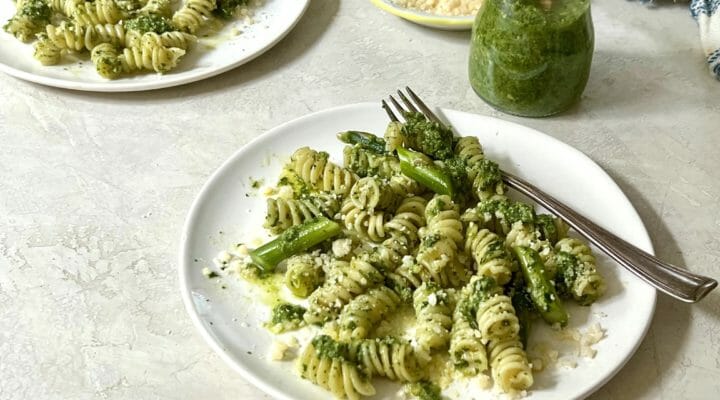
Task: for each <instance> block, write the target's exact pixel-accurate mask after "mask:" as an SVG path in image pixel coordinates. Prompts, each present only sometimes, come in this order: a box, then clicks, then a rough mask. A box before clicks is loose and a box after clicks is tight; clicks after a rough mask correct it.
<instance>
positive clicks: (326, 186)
mask: <svg viewBox="0 0 720 400" xmlns="http://www.w3.org/2000/svg"><path fill="white" fill-rule="evenodd" d="M328 157H329V155H328V153H325V152H318V151H315V150H312V149H310V148H309V147H302V148H300V149H298V150H296V151H295V153H293V155H292V157H291V158H290V160H291V168H292V169H293V170H294V171H295V172H297V174H298V175H299V176H300V178H301V179H302V180H303V181H305V183H307V184H308V185H310V187H312V188H313V189H315V190H321V191H325V192H333V193H335V194H338V195H341V196H347V195H348V194H349V193H350V189H352V186H353V184H354V183H355V180H356V177H355V175H354V174H353V173H352V172H350V171H349V170H347V169H344V168H341V167H339V166H337V165H335V164H334V163H332V162H331V161H329V160H328Z"/></svg>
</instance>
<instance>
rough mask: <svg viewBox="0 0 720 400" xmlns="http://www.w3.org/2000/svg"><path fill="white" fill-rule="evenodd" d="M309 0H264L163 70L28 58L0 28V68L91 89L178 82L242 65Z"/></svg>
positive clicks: (288, 26) (3, 16)
mask: <svg viewBox="0 0 720 400" xmlns="http://www.w3.org/2000/svg"><path fill="white" fill-rule="evenodd" d="M309 4H310V0H265V2H264V3H263V4H262V5H261V6H260V7H258V8H257V9H255V11H254V13H255V14H254V17H253V18H254V22H253V23H252V24H249V25H245V24H243V22H242V21H230V22H228V23H227V24H226V25H225V26H224V27H223V29H222V30H221V31H220V32H219V33H218V34H217V35H213V36H212V37H210V38H201V39H200V41H199V43H197V44H196V45H195V46H194V47H192V48H191V49H190V50H189V51H188V53H187V54H186V55H185V56H184V57H183V58H182V60H181V61H180V64H179V65H178V67H177V68H176V69H174V70H172V71H170V72H169V73H167V74H164V75H160V74H155V73H142V74H137V75H130V76H127V77H123V78H120V79H115V80H107V79H104V78H103V77H101V76H100V75H98V74H97V72H96V71H95V66H94V65H93V63H92V62H90V59H89V56H87V57H85V58H86V59H83V60H82V61H81V63H78V62H71V61H68V62H67V63H65V64H61V65H53V66H43V65H41V64H40V63H39V62H38V61H37V60H35V59H34V58H33V46H32V45H31V44H27V43H22V42H20V41H19V40H17V39H15V37H13V36H12V35H10V34H8V33H7V32H5V31H4V30H0V71H2V72H5V73H7V74H9V75H13V76H15V77H18V78H20V79H25V80H28V81H31V82H36V83H40V84H43V85H48V86H55V87H60V88H65V89H74V90H86V91H94V92H134V91H140V90H151V89H160V88H166V87H171V86H178V85H183V84H186V83H190V82H195V81H198V80H201V79H205V78H209V77H212V76H215V75H217V74H220V73H222V72H225V71H228V70H230V69H233V68H235V67H237V66H239V65H242V64H244V63H246V62H248V61H250V60H252V59H253V58H255V57H257V56H259V55H260V54H262V53H264V52H265V51H267V50H268V49H270V48H271V47H272V46H274V45H275V44H276V43H277V42H279V41H280V39H282V38H283V37H285V35H287V33H288V32H290V30H292V28H293V27H294V26H295V24H297V22H298V21H299V20H300V18H301V17H302V15H303V13H304V12H305V9H306V8H307V6H308V5H309ZM14 13H15V4H14V3H13V2H11V1H9V0H5V1H2V2H0V25H4V24H5V21H7V20H8V19H10V18H11V17H12V16H13V14H14Z"/></svg>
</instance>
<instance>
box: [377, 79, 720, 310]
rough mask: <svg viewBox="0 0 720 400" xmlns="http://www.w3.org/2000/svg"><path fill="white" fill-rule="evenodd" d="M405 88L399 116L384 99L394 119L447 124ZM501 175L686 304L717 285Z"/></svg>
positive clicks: (511, 178) (606, 250)
mask: <svg viewBox="0 0 720 400" xmlns="http://www.w3.org/2000/svg"><path fill="white" fill-rule="evenodd" d="M405 90H406V91H407V96H406V95H405V94H404V93H403V92H402V91H400V90H398V91H397V94H398V97H400V100H401V101H402V103H403V104H404V105H405V107H403V106H402V105H400V103H399V102H398V101H397V100H396V99H395V98H394V97H393V96H392V95H391V96H389V100H390V103H392V105H393V106H394V107H395V109H396V110H397V111H398V113H399V115H400V117H398V116H397V115H396V114H395V113H394V112H393V110H392V108H391V107H390V105H388V103H387V102H386V101H385V100H383V101H382V107H383V108H384V109H385V112H386V113H387V114H388V117H390V119H391V120H393V121H399V120H400V118H402V117H403V115H404V114H405V113H406V112H408V111H412V112H420V113H422V114H423V115H425V118H427V119H429V120H430V121H435V122H437V123H440V124H444V125H446V124H445V123H444V122H443V121H441V120H440V118H438V117H437V115H435V113H433V112H432V111H431V110H430V108H429V107H428V106H427V105H425V103H424V102H423V101H422V100H421V99H420V97H418V96H417V95H416V94H415V92H413V91H412V90H411V89H410V88H409V87H405ZM408 97H409V98H410V99H412V101H410V99H409V98H408ZM502 176H503V181H505V183H506V184H507V185H508V186H509V187H511V188H513V189H515V190H517V191H518V192H520V193H522V194H524V195H526V196H528V197H529V198H531V199H533V200H535V201H536V202H538V204H540V205H542V206H543V207H545V208H546V209H548V210H549V211H550V212H552V213H553V214H555V215H557V216H558V217H560V218H562V219H563V220H565V221H566V222H567V223H568V225H570V226H571V227H572V228H574V229H575V230H576V231H577V232H578V233H580V234H581V235H582V236H584V237H585V238H586V239H587V240H589V241H590V242H591V243H592V244H594V245H595V246H596V247H598V248H599V249H600V250H602V251H603V252H604V253H605V254H607V255H608V256H610V258H612V259H613V260H615V261H616V262H617V263H618V264H620V265H622V266H623V267H625V268H626V269H628V270H630V272H632V273H633V274H635V275H637V276H638V277H639V278H641V279H643V280H644V281H646V282H647V283H649V284H650V285H652V286H654V287H655V288H657V289H659V290H660V291H662V292H664V293H666V294H668V295H670V296H672V297H674V298H676V299H678V300H681V301H684V302H686V303H695V302H698V301H700V300H701V299H702V298H703V297H705V296H706V295H707V294H708V293H710V291H711V290H713V289H714V288H715V287H716V286H717V281H716V280H714V279H712V278H709V277H706V276H702V275H697V274H693V273H691V272H689V271H687V270H685V269H682V268H678V267H676V266H674V265H672V264H669V263H666V262H663V261H660V260H659V259H658V258H657V257H655V256H653V255H652V254H649V253H647V252H645V251H643V250H641V249H639V248H637V247H635V246H633V245H632V244H630V243H628V242H626V241H624V240H622V239H621V238H619V237H617V236H615V235H614V234H612V233H610V232H609V231H607V230H606V229H603V228H602V227H600V226H598V225H597V224H595V223H593V222H592V221H590V220H589V219H587V218H585V217H583V216H582V215H581V214H579V213H578V212H576V211H574V210H573V209H572V208H570V207H568V206H567V205H565V204H563V203H562V202H560V201H559V200H557V199H555V198H553V197H552V196H550V195H549V194H547V193H545V192H543V191H542V190H540V189H538V188H537V187H535V186H534V185H532V184H530V183H529V182H526V181H525V180H523V179H520V178H518V177H517V176H514V175H512V174H509V173H508V172H506V171H502Z"/></svg>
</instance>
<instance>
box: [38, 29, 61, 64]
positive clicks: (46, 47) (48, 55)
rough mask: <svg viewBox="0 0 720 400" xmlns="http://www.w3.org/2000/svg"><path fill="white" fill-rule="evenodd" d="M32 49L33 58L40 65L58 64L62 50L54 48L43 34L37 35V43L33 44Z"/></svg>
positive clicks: (51, 42) (53, 44)
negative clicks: (33, 50) (33, 48)
mask: <svg viewBox="0 0 720 400" xmlns="http://www.w3.org/2000/svg"><path fill="white" fill-rule="evenodd" d="M34 47H35V52H34V53H33V57H35V59H36V60H38V61H40V64H42V65H55V64H58V63H59V62H60V59H61V58H62V49H61V48H59V47H58V46H56V45H55V43H53V41H52V40H50V39H49V38H48V37H47V35H45V34H39V35H38V41H37V42H35V46H34Z"/></svg>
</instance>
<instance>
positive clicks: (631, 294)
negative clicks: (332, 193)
mask: <svg viewBox="0 0 720 400" xmlns="http://www.w3.org/2000/svg"><path fill="white" fill-rule="evenodd" d="M444 115H445V116H446V118H447V120H448V121H449V122H450V123H452V125H453V126H454V127H455V129H456V131H457V132H458V133H460V134H461V135H477V136H478V137H479V138H480V141H481V142H482V143H483V145H484V147H485V150H486V154H487V155H488V157H490V158H491V159H494V160H496V161H497V162H499V163H500V165H501V166H502V168H504V169H506V170H508V171H509V172H511V173H514V174H517V175H518V176H521V177H523V178H525V179H527V180H529V181H530V182H533V183H535V184H537V185H538V186H539V187H541V188H542V189H543V190H545V191H547V192H548V193H550V194H551V195H553V196H555V197H556V198H558V199H560V200H561V201H564V202H566V203H567V204H569V205H570V206H572V207H573V208H575V209H576V210H579V211H580V212H582V213H583V214H584V215H585V216H587V217H589V218H590V219H592V220H594V221H596V222H598V223H599V224H600V225H602V226H603V227H605V228H607V229H609V230H611V231H612V232H614V233H616V234H618V235H619V236H620V237H622V238H624V239H626V240H628V241H630V242H631V243H633V244H635V245H637V246H639V247H640V248H642V249H644V250H646V251H652V246H651V243H650V239H649V237H648V234H647V232H646V230H645V227H644V226H643V224H642V222H641V221H640V218H639V217H638V215H637V213H636V212H635V209H634V208H633V206H632V204H630V202H629V201H628V199H627V198H626V197H625V195H624V194H623V193H622V191H620V189H619V188H618V186H617V185H616V184H615V183H614V182H613V181H612V179H611V178H610V177H609V176H608V175H607V174H606V173H605V172H604V171H603V170H602V169H601V168H600V167H599V166H598V165H597V164H595V163H594V162H593V161H592V160H591V159H590V158H588V157H587V156H585V155H584V154H582V153H581V152H579V151H577V150H575V149H573V148H572V147H570V146H568V145H566V144H564V143H562V142H559V141H558V140H556V139H553V138H552V137H550V136H547V135H545V134H542V133H540V132H537V131H535V130H533V129H530V128H527V127H524V126H521V125H517V124H513V123H510V122H506V121H502V120H499V119H495V118H490V117H484V116H479V115H473V114H468V113H463V112H459V111H452V110H445V111H444ZM386 124H387V117H386V116H385V113H384V112H383V111H382V109H381V108H380V106H379V104H375V103H372V104H371V103H365V104H356V105H349V106H344V107H339V108H335V109H331V110H327V111H322V112H319V113H315V114H311V115H308V116H305V117H302V118H300V119H297V120H295V121H291V122H288V123H286V124H284V125H281V126H279V127H277V128H275V129H272V130H271V131H269V132H267V133H266V134H264V135H262V136H260V137H258V138H257V139H255V140H254V141H252V142H251V143H249V144H248V145H246V146H245V147H244V148H242V149H241V150H240V151H238V152H237V153H236V154H235V155H233V156H232V157H231V158H230V159H229V160H228V161H226V162H225V163H224V164H223V165H222V166H221V167H220V168H219V169H218V170H217V171H216V172H215V173H214V174H213V176H212V177H211V178H210V180H209V181H208V182H207V184H206V185H205V186H204V187H203V189H202V191H201V192H200V194H199V196H198V197H197V199H196V200H195V202H194V204H193V205H192V208H191V210H190V213H189V215H188V218H187V221H186V225H185V228H184V231H183V235H182V241H181V242H182V247H181V251H180V271H179V273H180V290H181V293H182V297H183V300H184V302H185V306H186V308H187V311H188V313H189V314H190V316H191V318H192V320H193V322H194V323H195V325H196V327H197V328H198V330H199V331H200V333H201V334H202V336H203V337H204V338H205V339H206V340H207V342H208V343H209V344H210V346H212V348H213V349H215V351H217V353H218V354H219V355H220V356H221V357H222V358H223V359H224V360H225V361H226V362H227V363H228V364H229V365H231V366H232V367H233V368H234V369H235V370H237V371H238V372H239V373H240V374H241V375H242V376H243V377H245V379H247V380H249V381H250V382H252V383H254V384H255V385H257V386H258V387H260V388H261V389H263V390H264V391H266V392H267V393H270V394H271V395H273V396H275V397H277V398H280V399H288V400H289V399H296V400H305V399H306V400H317V399H321V398H322V399H330V398H331V396H330V394H329V393H327V392H325V391H324V390H322V389H320V388H318V387H316V386H314V385H312V384H310V383H309V382H307V381H304V380H302V379H301V378H300V377H299V376H298V375H297V374H296V373H295V372H294V364H293V363H292V362H273V361H270V360H269V356H268V355H269V351H270V346H271V343H272V341H273V337H272V336H271V334H270V333H269V332H267V331H266V330H265V329H264V328H263V323H264V322H265V321H267V320H268V315H269V310H268V307H267V306H266V305H264V304H263V303H262V301H261V300H262V296H261V295H260V294H259V293H260V292H258V291H257V289H256V288H254V287H253V286H252V285H249V284H248V283H246V282H244V281H239V280H234V279H233V280H228V279H226V280H225V281H224V283H225V284H226V285H227V286H228V287H227V288H226V289H222V288H221V287H220V285H219V284H218V282H217V280H210V279H207V278H206V277H204V276H203V274H202V272H201V270H202V268H203V267H204V266H211V265H212V262H211V260H212V259H213V257H215V255H216V254H217V253H218V252H219V251H220V250H224V249H227V248H229V246H230V245H231V244H232V243H237V241H240V240H250V239H252V238H256V237H260V236H262V232H263V229H262V222H263V218H264V215H265V208H266V206H265V199H264V198H263V197H262V195H260V194H259V193H258V190H257V189H254V188H252V184H251V182H254V181H257V180H264V182H265V183H266V184H269V185H271V184H274V183H275V182H276V180H277V176H278V173H279V171H280V169H281V167H282V163H283V162H284V161H285V160H286V159H287V157H288V156H289V155H290V154H291V153H292V152H293V151H294V150H295V149H297V148H298V147H301V146H310V147H312V148H315V149H318V150H325V151H328V152H329V153H330V156H331V158H333V159H334V160H335V161H336V162H342V149H343V144H342V143H340V142H339V141H338V140H337V139H335V134H336V133H337V132H340V131H345V130H349V129H353V130H361V131H368V132H378V133H379V132H383V131H384V128H385V126H386ZM596 254H597V255H598V265H599V269H600V271H601V273H602V274H603V275H604V276H605V278H606V281H607V286H608V290H607V293H606V294H605V296H604V297H603V298H601V299H600V301H598V302H597V303H595V304H593V305H592V306H591V307H579V306H577V305H574V304H572V303H570V302H568V311H569V313H570V315H571V320H570V324H569V328H577V329H580V330H584V329H587V328H588V327H589V326H591V325H592V324H594V323H596V322H597V323H599V324H600V325H601V326H602V327H603V328H604V329H605V330H606V338H605V339H603V340H602V341H600V342H599V343H598V344H596V345H595V346H594V348H595V349H596V350H597V356H596V357H595V358H593V359H589V358H582V357H578V358H577V367H576V368H572V369H565V368H551V369H548V370H546V371H543V372H541V373H538V374H536V376H535V378H536V381H535V384H534V385H533V387H532V390H531V392H530V395H529V396H530V398H532V399H576V398H582V397H584V396H587V395H588V394H589V393H591V392H592V391H594V390H595V389H597V388H598V387H600V386H601V385H602V384H604V383H605V382H606V381H607V380H609V379H610V378H611V377H612V376H613V375H614V374H615V373H616V372H617V371H618V370H619V369H620V368H621V367H622V366H623V365H624V364H625V362H626V361H627V360H628V359H629V358H630V357H631V356H632V354H633V353H634V351H635V349H636V348H637V347H638V345H639V344H640V342H641V341H642V339H643V337H644V335H645V332H646V330H647V328H648V326H649V324H650V321H651V318H652V315H653V310H654V307H655V296H656V294H655V290H654V289H653V288H652V287H650V286H649V285H647V284H645V283H644V282H642V281H641V280H639V279H638V278H636V277H635V276H634V275H632V274H631V273H629V272H627V271H626V270H624V269H622V268H621V267H619V266H618V265H616V264H615V263H614V262H612V261H611V260H610V259H609V258H607V257H605V256H604V255H602V254H600V253H598V252H597V251H596ZM535 325H536V326H537V328H535V327H534V328H533V329H535V331H534V332H533V333H532V336H531V339H530V340H531V345H530V349H532V346H533V344H532V343H533V341H535V342H536V343H537V342H538V341H540V340H546V337H548V335H549V331H550V330H549V329H548V328H546V327H545V326H544V324H542V323H540V322H538V323H537V324H535ZM548 340H550V339H548ZM572 346H573V344H572V343H560V342H557V341H556V342H552V343H551V348H555V349H559V350H560V351H561V354H565V353H567V352H570V353H572V352H573V349H572ZM376 382H377V383H378V384H377V389H378V392H379V394H378V398H391V397H392V396H393V394H394V393H396V392H397V390H398V386H397V385H394V384H389V383H388V384H384V383H380V382H381V380H376ZM447 394H448V395H449V396H451V397H453V398H455V397H458V398H468V399H470V398H475V399H490V398H494V397H495V395H494V394H492V393H491V392H487V391H480V390H475V389H470V390H467V391H466V390H464V389H463V388H461V389H455V390H454V391H453V389H451V390H450V391H448V392H447Z"/></svg>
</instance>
